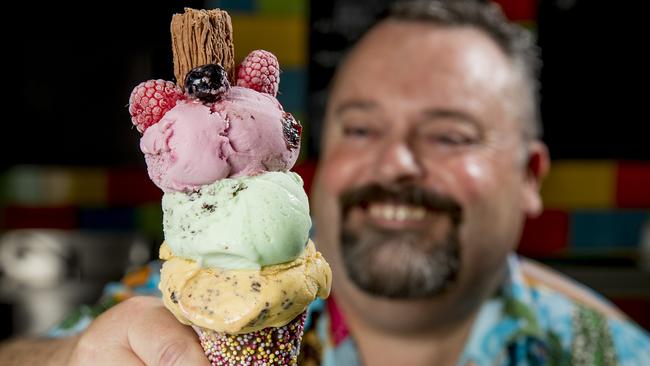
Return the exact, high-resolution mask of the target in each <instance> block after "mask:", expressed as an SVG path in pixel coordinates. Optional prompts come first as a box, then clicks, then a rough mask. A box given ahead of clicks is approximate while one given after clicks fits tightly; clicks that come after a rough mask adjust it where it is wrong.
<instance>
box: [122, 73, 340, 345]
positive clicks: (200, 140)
mask: <svg viewBox="0 0 650 366" xmlns="http://www.w3.org/2000/svg"><path fill="white" fill-rule="evenodd" d="M215 75H216V76H215ZM225 75H226V74H225V71H223V69H222V68H221V67H220V66H218V65H214V64H210V65H205V66H202V67H199V68H195V69H193V70H192V71H190V73H188V78H187V79H186V80H185V84H186V86H187V85H191V87H190V88H188V90H187V93H186V94H180V89H175V88H170V87H167V88H166V89H164V88H163V87H164V86H165V85H167V84H166V83H165V82H163V81H155V82H147V83H142V84H140V85H139V86H138V87H136V89H135V90H134V91H133V93H132V96H131V104H132V108H130V110H132V111H135V113H145V114H146V113H151V115H134V114H132V117H133V121H134V124H136V126H137V127H138V130H141V131H143V136H142V139H141V141H140V148H141V150H142V152H143V153H144V155H145V160H146V163H147V168H148V172H149V176H150V177H151V179H152V181H153V182H154V183H155V184H156V185H157V186H158V187H160V188H161V189H162V190H163V191H164V192H165V194H164V196H163V199H162V207H163V229H164V233H165V243H164V244H163V245H162V247H161V253H160V257H161V259H163V260H165V263H164V264H163V268H162V270H161V282H160V286H159V287H160V289H161V291H162V293H163V298H164V302H165V305H166V306H167V308H168V309H169V310H170V311H171V312H172V313H173V314H174V315H175V316H176V317H177V319H178V320H179V321H181V322H182V323H185V324H190V325H194V326H197V327H200V328H203V329H210V330H213V331H216V332H224V333H227V334H242V333H249V332H253V331H258V330H261V329H264V328H267V327H280V326H284V325H286V324H288V323H289V322H291V321H292V320H293V319H295V318H297V317H298V316H300V314H302V313H303V312H304V311H305V310H306V308H307V306H308V305H309V304H310V303H311V302H312V301H313V300H314V299H315V298H316V297H322V298H325V297H327V296H328V294H329V291H330V286H331V278H332V275H331V270H330V268H329V265H328V264H327V262H326V261H325V260H324V259H323V257H322V256H321V254H320V253H318V252H317V251H316V249H315V246H314V244H313V243H312V242H311V241H309V229H310V227H311V219H310V216H309V203H308V200H307V195H306V194H305V191H304V189H303V182H302V179H301V178H300V177H299V176H298V175H297V174H295V173H292V172H289V170H290V169H291V168H292V167H293V165H294V163H295V162H296V159H297V157H298V153H299V147H300V132H301V127H300V124H299V123H298V122H297V121H296V120H295V119H294V118H293V117H292V116H291V114H289V113H287V112H285V111H284V110H283V108H282V106H281V105H280V103H279V102H278V101H277V99H276V98H275V96H274V95H270V94H266V93H261V92H258V91H256V90H254V88H251V87H230V85H229V83H228V81H227V78H226V77H225ZM212 76H215V77H214V78H211V77H212ZM253 87H254V85H253ZM259 90H277V87H275V88H261V89H259ZM156 98H158V99H156ZM154 104H156V108H158V109H156V110H155V113H153V109H152V108H150V106H153V105H154ZM161 106H163V107H164V108H163V109H160V108H161ZM136 107H137V108H136ZM148 111H150V112H148ZM142 121H145V122H146V123H145V122H142Z"/></svg>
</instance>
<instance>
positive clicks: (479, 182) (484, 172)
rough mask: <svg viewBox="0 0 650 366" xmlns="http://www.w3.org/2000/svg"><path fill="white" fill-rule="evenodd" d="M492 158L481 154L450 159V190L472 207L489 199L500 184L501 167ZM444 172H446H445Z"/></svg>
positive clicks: (464, 203) (448, 181)
mask: <svg viewBox="0 0 650 366" xmlns="http://www.w3.org/2000/svg"><path fill="white" fill-rule="evenodd" d="M494 165H495V164H494V162H493V161H491V159H485V158H484V157H480V156H465V157H459V158H457V159H454V160H453V161H450V164H449V166H448V167H447V171H448V172H450V173H453V174H450V177H449V178H448V179H446V180H447V184H448V186H449V190H450V191H451V192H453V194H454V196H455V197H457V199H458V200H460V201H461V203H462V204H463V205H464V206H466V207H465V208H466V209H467V208H471V207H472V206H475V205H477V204H479V205H480V202H481V201H485V200H489V199H490V198H491V197H492V196H493V195H494V191H495V188H496V187H498V186H499V176H500V174H499V169H497V167H495V166H494ZM443 174H444V173H443Z"/></svg>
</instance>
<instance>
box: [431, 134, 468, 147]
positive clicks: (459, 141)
mask: <svg viewBox="0 0 650 366" xmlns="http://www.w3.org/2000/svg"><path fill="white" fill-rule="evenodd" d="M429 141H431V142H433V143H436V144H441V145H449V146H462V145H471V144H473V143H475V142H476V141H475V139H474V138H472V137H469V136H466V135H463V134H459V133H440V134H432V135H429Z"/></svg>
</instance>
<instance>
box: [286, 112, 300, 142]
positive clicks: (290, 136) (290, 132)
mask: <svg viewBox="0 0 650 366" xmlns="http://www.w3.org/2000/svg"><path fill="white" fill-rule="evenodd" d="M282 117H283V118H282V132H283V133H284V141H285V142H286V143H287V148H289V149H290V150H292V149H295V148H298V147H300V135H301V134H302V126H301V125H300V122H298V121H296V119H295V118H293V116H292V115H291V113H288V112H284V114H283V115H282Z"/></svg>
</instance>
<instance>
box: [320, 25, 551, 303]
mask: <svg viewBox="0 0 650 366" xmlns="http://www.w3.org/2000/svg"><path fill="white" fill-rule="evenodd" d="M513 70H514V69H513V67H512V65H511V64H510V63H509V60H508V59H507V58H506V56H505V55H504V54H503V53H502V52H501V50H500V49H499V48H498V46H497V45H496V44H495V43H494V42H493V41H492V40H491V39H489V38H488V37H487V36H485V35H484V34H482V33H481V32H480V31H478V30H474V29H471V28H467V27H457V28H449V27H448V28H441V27H437V26H433V25H430V24H424V23H415V22H398V21H387V22H384V23H382V24H381V25H379V26H378V27H376V28H375V29H374V30H372V31H371V32H370V33H369V34H368V35H367V36H366V37H365V38H364V39H363V40H362V41H361V43H360V44H359V45H357V47H356V48H355V50H354V51H353V53H352V54H351V56H350V58H349V59H348V60H347V62H346V63H345V65H344V66H343V68H342V70H339V74H338V77H337V80H336V83H335V87H334V89H333V90H332V94H331V97H330V100H329V104H328V108H327V117H326V128H325V138H324V151H323V156H322V159H321V162H320V165H319V171H318V174H317V177H316V185H315V191H314V205H313V212H314V217H315V222H316V230H317V240H318V245H319V248H321V249H322V250H323V251H324V252H325V256H326V258H327V259H328V261H330V262H331V263H332V266H333V269H334V274H335V281H337V282H336V285H335V293H336V294H337V296H339V297H340V296H341V292H343V293H346V292H347V293H350V292H355V293H358V292H360V293H362V294H365V295H370V296H374V297H380V298H393V299H423V298H424V299H426V298H436V297H451V298H461V297H462V296H464V295H467V294H469V293H471V292H475V291H476V289H477V287H478V288H480V287H481V286H483V287H484V286H485V284H486V283H487V282H489V281H490V279H491V278H493V277H494V276H496V275H497V274H498V273H501V272H500V270H501V269H502V268H503V264H504V260H505V257H506V255H507V253H508V252H509V251H511V250H512V249H513V248H514V246H515V245H516V243H517V241H518V237H519V234H520V230H521V226H522V221H523V216H524V215H523V213H535V211H538V210H539V202H538V196H537V191H536V188H537V187H536V179H535V178H536V177H533V178H531V174H530V172H529V170H530V169H529V162H530V159H529V155H528V154H529V152H530V149H529V146H528V145H527V144H526V143H525V142H524V139H523V137H522V135H523V133H522V131H523V124H522V122H521V121H519V120H518V118H519V117H520V115H521V114H520V113H518V112H519V110H517V106H516V103H517V101H518V100H519V99H518V98H517V93H518V90H519V89H518V88H517V86H518V85H519V84H517V76H516V72H515V71H513ZM542 157H543V158H546V155H543V156H542ZM533 175H534V174H533ZM359 290H360V291H359ZM343 296H345V294H343ZM355 296H356V295H355Z"/></svg>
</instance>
